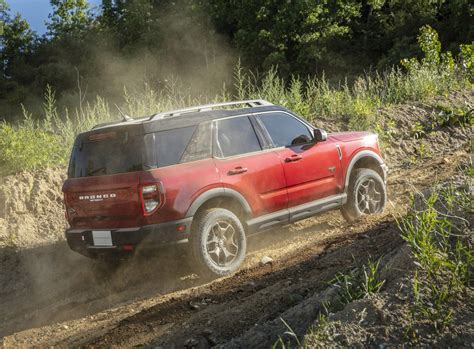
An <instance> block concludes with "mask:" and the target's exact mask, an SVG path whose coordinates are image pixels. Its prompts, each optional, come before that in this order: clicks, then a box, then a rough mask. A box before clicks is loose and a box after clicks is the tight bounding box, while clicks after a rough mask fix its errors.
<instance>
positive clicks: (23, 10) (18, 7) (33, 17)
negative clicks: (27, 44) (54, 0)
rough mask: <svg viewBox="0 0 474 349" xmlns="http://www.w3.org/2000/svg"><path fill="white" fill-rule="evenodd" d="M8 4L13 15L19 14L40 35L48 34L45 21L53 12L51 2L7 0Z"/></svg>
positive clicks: (94, 3)
mask: <svg viewBox="0 0 474 349" xmlns="http://www.w3.org/2000/svg"><path fill="white" fill-rule="evenodd" d="M100 2H101V0H89V3H90V4H91V6H97V5H99V4H100ZM7 3H8V5H9V6H10V13H11V14H12V15H15V14H16V13H17V12H19V13H20V14H21V16H22V17H23V18H25V19H26V20H27V21H28V23H29V24H30V26H31V28H32V29H33V30H34V31H36V32H37V33H38V34H39V35H42V34H44V33H45V32H46V25H45V21H46V20H48V14H49V13H50V12H51V5H50V3H49V0H7Z"/></svg>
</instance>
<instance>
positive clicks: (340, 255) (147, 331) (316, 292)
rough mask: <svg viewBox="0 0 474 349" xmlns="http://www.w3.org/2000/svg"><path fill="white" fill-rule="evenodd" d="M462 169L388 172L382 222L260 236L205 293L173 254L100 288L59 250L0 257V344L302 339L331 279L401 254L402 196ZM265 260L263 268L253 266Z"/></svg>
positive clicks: (126, 270) (439, 159)
mask: <svg viewBox="0 0 474 349" xmlns="http://www.w3.org/2000/svg"><path fill="white" fill-rule="evenodd" d="M467 158H468V154H467V153H466V152H465V151H463V150H458V151H457V152H451V153H450V154H449V153H446V154H438V155H437V156H435V157H433V158H432V159H430V160H426V161H424V162H420V163H419V164H417V165H414V166H412V167H411V168H409V169H404V168H402V167H399V168H395V169H392V172H391V173H390V176H389V198H390V200H389V203H388V205H387V210H386V212H385V213H384V215H383V216H378V217H373V218H370V219H366V220H364V221H363V222H361V223H359V224H357V225H354V226H348V225H347V224H346V223H344V222H343V220H342V218H341V216H340V214H339V212H337V211H334V212H329V213H327V214H324V215H322V216H320V217H318V218H314V219H308V220H305V221H303V222H300V223H297V224H295V225H293V226H290V227H285V228H281V229H278V230H273V231H270V232H267V233H264V234H260V235H259V236H257V237H255V238H252V239H251V240H250V251H251V252H250V254H249V256H248V258H247V260H246V263H245V265H244V267H243V268H242V270H241V271H240V272H238V273H237V274H235V275H233V276H231V277H227V278H223V279H219V280H214V281H212V282H209V283H206V281H205V280H201V279H199V278H198V277H197V276H196V275H193V274H192V269H191V268H190V267H189V266H187V265H186V259H185V258H184V257H183V255H182V253H181V252H180V251H179V250H176V251H163V252H161V253H160V254H159V255H158V256H142V257H141V258H138V259H137V260H135V261H134V262H132V263H128V264H126V265H125V266H123V267H122V268H121V269H120V270H119V271H118V272H116V273H115V274H114V275H106V274H103V275H102V276H97V275H98V274H97V273H92V272H91V270H92V269H93V268H94V265H93V263H92V262H91V261H89V260H87V259H85V258H82V257H80V256H79V255H76V254H74V253H72V252H70V251H69V249H68V248H67V246H65V244H64V243H61V244H57V245H53V246H48V247H42V248H37V249H31V250H24V251H21V252H20V253H19V252H14V251H9V250H5V251H0V253H1V254H0V260H1V261H2V271H1V276H0V277H1V281H2V287H1V289H0V290H1V298H0V336H3V339H2V340H0V344H3V346H5V347H13V346H15V347H18V346H25V345H28V346H31V345H36V346H45V345H48V346H51V345H59V346H67V347H70V346H83V345H93V346H111V345H114V346H127V347H128V346H133V345H151V346H163V347H173V346H175V347H183V346H184V345H187V346H193V345H194V346H196V345H197V346H199V347H208V346H213V345H225V346H226V347H229V346H231V347H232V346H234V347H241V346H243V345H245V346H259V345H265V346H269V345H271V344H272V343H273V342H274V341H275V340H276V338H277V336H278V334H281V333H283V332H284V331H285V330H286V329H285V328H284V327H283V325H282V323H281V321H280V319H279V318H280V317H283V318H284V319H285V320H287V322H289V323H291V324H292V328H293V330H295V332H296V333H297V334H299V335H301V334H304V333H305V332H306V330H307V327H308V326H309V325H310V324H311V323H312V322H313V321H314V320H315V319H316V317H317V314H318V311H319V307H320V306H321V303H322V302H323V301H324V300H325V299H327V297H330V296H331V295H330V294H329V293H330V292H329V291H328V284H327V282H328V281H329V280H331V279H332V278H333V276H334V275H335V274H336V273H337V272H339V271H341V272H343V271H348V270H350V269H352V268H354V267H355V266H356V265H357V264H362V263H364V262H365V261H366V260H367V258H368V257H369V256H372V257H374V258H377V257H379V256H386V255H390V254H391V253H394V251H396V250H397V248H398V247H400V246H401V245H402V241H401V239H400V237H399V234H398V231H397V228H396V224H395V222H394V217H395V216H396V215H398V214H400V213H403V212H404V210H405V209H406V207H407V203H408V200H407V198H408V193H409V192H411V191H412V190H413V189H414V188H417V189H423V188H425V187H428V186H431V185H432V184H433V183H434V182H435V181H436V180H439V181H442V180H444V179H447V178H449V177H451V176H452V175H453V174H454V173H455V172H456V170H457V167H458V165H459V163H460V162H461V161H464V160H466V159H467ZM265 255H268V256H271V257H272V258H273V260H274V262H273V263H272V264H271V265H265V266H261V265H259V260H260V259H261V257H262V256H265ZM3 266H6V268H4V267H3Z"/></svg>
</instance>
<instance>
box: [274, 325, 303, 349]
mask: <svg viewBox="0 0 474 349" xmlns="http://www.w3.org/2000/svg"><path fill="white" fill-rule="evenodd" d="M280 320H281V322H283V324H284V325H285V327H286V328H287V331H285V333H283V336H278V339H277V340H276V342H275V343H273V345H272V349H278V348H281V349H290V348H291V341H290V340H287V341H286V342H285V341H284V339H283V337H284V336H287V337H289V338H290V339H293V340H294V341H295V342H296V344H297V346H298V348H301V346H302V345H301V342H300V340H299V338H298V336H297V335H296V333H295V331H293V329H292V328H291V327H290V325H288V324H287V323H286V321H285V320H283V318H280Z"/></svg>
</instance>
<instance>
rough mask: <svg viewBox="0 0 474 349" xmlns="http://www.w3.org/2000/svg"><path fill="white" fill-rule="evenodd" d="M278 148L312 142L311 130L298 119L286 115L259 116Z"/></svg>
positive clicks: (269, 114) (270, 114)
mask: <svg viewBox="0 0 474 349" xmlns="http://www.w3.org/2000/svg"><path fill="white" fill-rule="evenodd" d="M259 118H260V121H261V122H262V123H263V125H264V126H265V128H266V129H267V131H268V133H269V135H270V137H271V138H272V141H273V144H274V145H275V146H276V147H288V146H294V145H299V144H306V143H309V142H311V140H312V139H313V136H312V135H311V132H310V130H309V129H308V127H306V125H305V124H303V123H302V122H301V121H299V120H298V119H295V118H294V117H292V116H291V115H288V114H284V113H268V114H261V115H259Z"/></svg>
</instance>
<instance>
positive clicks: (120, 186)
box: [63, 172, 143, 229]
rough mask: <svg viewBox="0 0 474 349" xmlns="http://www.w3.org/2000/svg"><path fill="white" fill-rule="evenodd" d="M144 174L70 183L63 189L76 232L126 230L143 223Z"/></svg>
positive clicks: (85, 179) (113, 176)
mask: <svg viewBox="0 0 474 349" xmlns="http://www.w3.org/2000/svg"><path fill="white" fill-rule="evenodd" d="M140 173H141V172H132V173H122V174H115V175H108V176H96V177H85V178H71V179H68V180H67V181H66V182H65V183H64V186H63V192H64V197H65V201H66V206H67V215H68V220H69V223H70V225H71V227H73V228H96V229H101V228H107V229H108V228H124V227H136V226H139V225H140V224H141V223H142V217H143V215H142V211H141V201H140V195H139V192H138V185H139V182H140Z"/></svg>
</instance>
